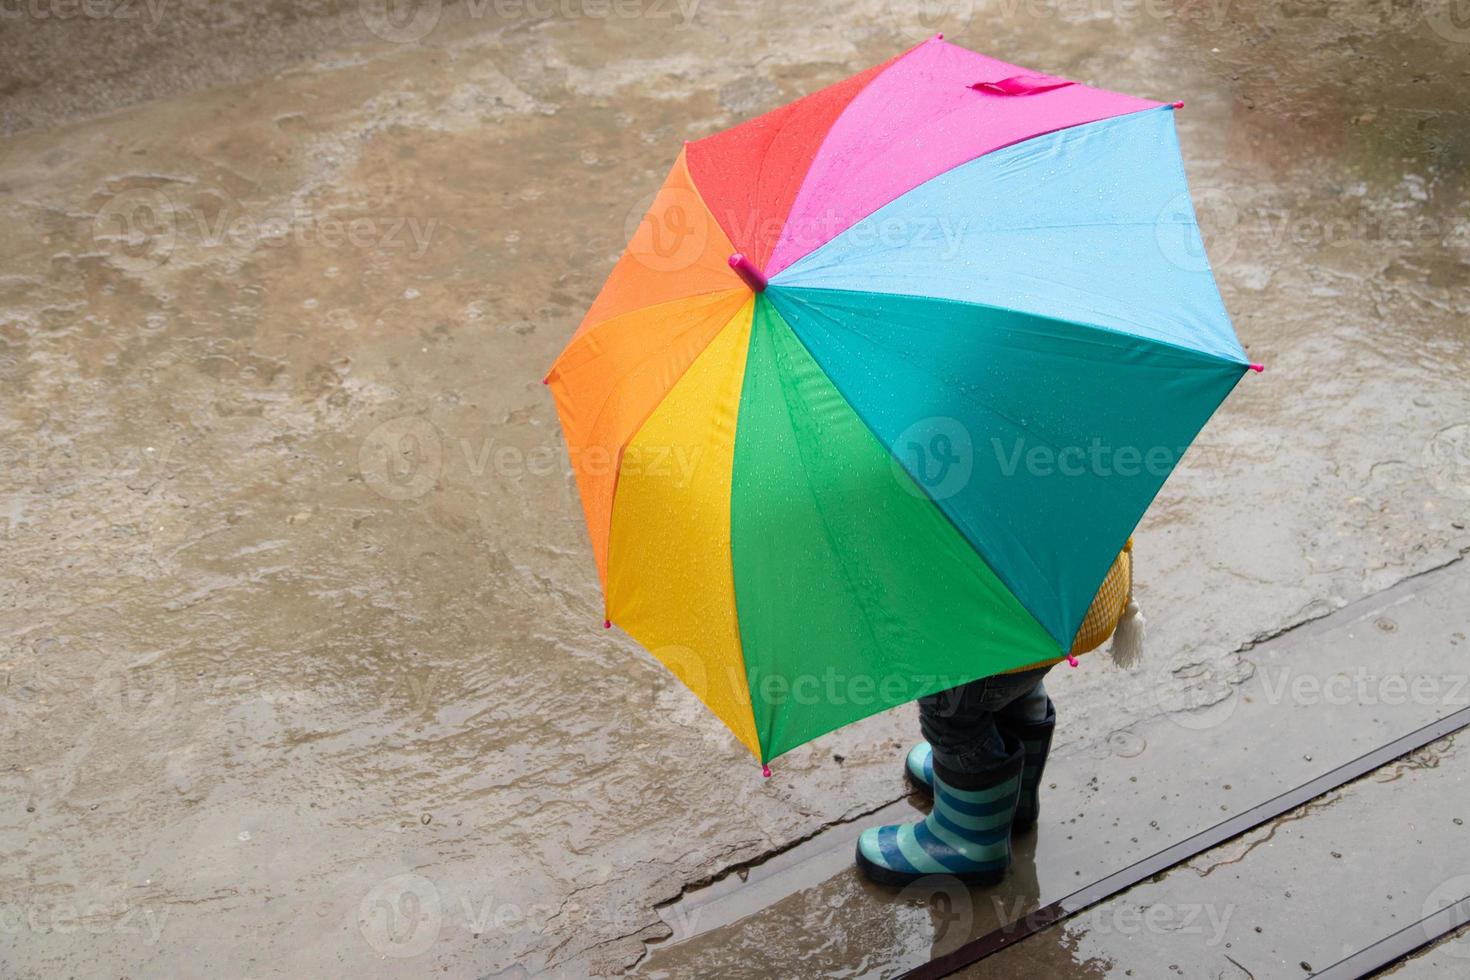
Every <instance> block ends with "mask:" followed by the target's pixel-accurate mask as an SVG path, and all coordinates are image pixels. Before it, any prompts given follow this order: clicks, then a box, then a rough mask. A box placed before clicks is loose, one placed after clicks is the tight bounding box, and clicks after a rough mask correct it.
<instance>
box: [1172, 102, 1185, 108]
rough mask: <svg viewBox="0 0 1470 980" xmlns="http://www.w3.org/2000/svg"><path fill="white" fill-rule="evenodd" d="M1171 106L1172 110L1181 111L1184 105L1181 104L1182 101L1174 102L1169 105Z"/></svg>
mask: <svg viewBox="0 0 1470 980" xmlns="http://www.w3.org/2000/svg"><path fill="white" fill-rule="evenodd" d="M1171 105H1172V106H1173V107H1174V108H1175V109H1183V108H1184V103H1183V102H1182V101H1180V102H1174V103H1171Z"/></svg>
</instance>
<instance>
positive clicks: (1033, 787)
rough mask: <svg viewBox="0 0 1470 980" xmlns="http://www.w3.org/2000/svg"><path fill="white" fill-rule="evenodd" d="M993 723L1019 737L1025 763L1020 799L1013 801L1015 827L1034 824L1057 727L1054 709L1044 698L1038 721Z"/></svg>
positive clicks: (1017, 829) (1014, 736)
mask: <svg viewBox="0 0 1470 980" xmlns="http://www.w3.org/2000/svg"><path fill="white" fill-rule="evenodd" d="M995 724H996V727H997V728H999V729H1000V730H1001V731H1002V732H1004V733H1005V734H1006V735H1009V736H1010V737H1012V738H1015V739H1019V740H1020V742H1021V747H1022V748H1023V749H1024V750H1025V752H1026V763H1025V766H1024V767H1023V768H1022V770H1021V802H1019V803H1018V804H1016V822H1015V825H1014V828H1013V829H1014V830H1015V832H1016V833H1020V832H1022V831H1025V830H1030V829H1031V828H1032V827H1034V826H1036V817H1037V815H1038V814H1039V813H1040V812H1041V773H1042V771H1043V770H1044V769H1045V768H1046V757H1047V754H1048V753H1049V752H1051V733H1052V730H1053V729H1054V728H1056V727H1057V709H1056V706H1055V705H1053V704H1052V703H1051V699H1050V698H1048V699H1047V701H1046V718H1044V719H1043V720H1041V721H1033V722H1023V723H1020V724H1017V723H1015V722H1008V721H1001V720H1000V719H999V718H997V719H996V722H995Z"/></svg>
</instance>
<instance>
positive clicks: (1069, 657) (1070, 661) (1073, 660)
mask: <svg viewBox="0 0 1470 980" xmlns="http://www.w3.org/2000/svg"><path fill="white" fill-rule="evenodd" d="M1067 666H1068V667H1075V666H1077V658H1076V657H1074V656H1072V655H1071V654H1070V653H1069V654H1067Z"/></svg>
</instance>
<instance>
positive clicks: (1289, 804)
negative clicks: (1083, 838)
mask: <svg viewBox="0 0 1470 980" xmlns="http://www.w3.org/2000/svg"><path fill="white" fill-rule="evenodd" d="M1467 726H1470V708H1461V709H1460V710H1459V711H1456V712H1453V713H1451V714H1448V715H1446V716H1445V717H1443V718H1440V719H1439V720H1437V721H1432V722H1430V723H1429V724H1427V725H1425V726H1424V727H1423V728H1420V729H1418V730H1416V731H1413V732H1410V733H1409V734H1407V735H1404V736H1402V737H1401V738H1396V739H1394V740H1393V741H1392V742H1387V743H1385V744H1383V745H1380V746H1379V747H1378V748H1376V749H1373V750H1372V751H1370V752H1366V753H1364V754H1363V755H1360V756H1358V757H1357V758H1356V759H1353V760H1352V761H1351V762H1346V763H1344V764H1342V765H1340V766H1338V767H1337V768H1336V769H1333V770H1331V771H1329V772H1326V773H1323V774H1322V775H1320V776H1318V777H1316V778H1315V779H1310V780H1308V781H1307V782H1305V783H1302V784H1301V785H1300V786H1297V787H1296V788H1295V789H1290V790H1287V791H1286V792H1285V793H1282V794H1281V795H1279V796H1276V797H1273V798H1272V799H1270V800H1267V801H1266V802H1265V803H1261V804H1258V805H1256V806H1253V807H1251V808H1250V809H1249V810H1245V811H1242V812H1241V813H1238V814H1236V815H1235V816H1233V817H1230V818H1229V819H1228V820H1224V821H1222V822H1220V823H1217V824H1215V825H1214V826H1213V827H1210V828H1207V829H1205V830H1202V831H1200V832H1199V833H1197V834H1195V835H1194V836H1193V837H1188V838H1186V839H1184V840H1182V841H1180V842H1179V843H1177V844H1171V845H1170V846H1168V847H1166V848H1164V849H1163V850H1162V851H1159V852H1157V853H1155V854H1153V855H1150V856H1149V857H1146V858H1143V859H1142V860H1139V861H1135V862H1134V863H1133V864H1130V865H1129V866H1128V867H1126V868H1124V869H1123V870H1121V871H1115V872H1114V873H1112V874H1110V875H1108V876H1107V877H1106V878H1102V879H1100V880H1098V881H1095V882H1093V883H1092V884H1090V885H1087V886H1086V887H1083V888H1080V889H1078V890H1077V891H1075V892H1072V893H1071V894H1070V895H1067V896H1065V897H1063V898H1059V899H1057V900H1056V901H1055V902H1052V903H1051V904H1049V905H1043V906H1041V907H1040V908H1038V909H1036V910H1035V911H1034V912H1030V913H1028V914H1026V915H1024V916H1022V917H1021V918H1020V919H1017V920H1016V921H1015V922H1011V923H1008V924H1006V925H1003V926H1001V927H1000V928H998V929H995V930H992V931H991V932H988V933H986V934H985V935H983V936H980V937H978V938H976V939H972V940H970V941H969V942H968V943H966V944H965V945H963V946H961V947H960V948H958V949H956V950H954V951H953V952H950V953H947V954H945V955H944V956H940V957H936V958H935V959H932V960H930V961H929V962H928V963H925V964H924V965H923V966H919V967H915V968H914V969H912V970H909V971H908V972H907V973H903V974H900V978H901V980H933V978H937V977H947V976H949V975H950V974H951V973H954V972H955V971H956V970H961V969H963V968H965V967H967V966H969V965H971V964H972V963H978V962H979V961H980V960H983V959H985V958H986V957H987V956H990V955H992V954H994V953H998V952H1000V951H1001V950H1003V949H1005V948H1006V947H1007V946H1011V945H1014V944H1015V943H1018V942H1020V941H1021V940H1023V939H1025V938H1027V937H1028V936H1033V935H1035V934H1036V933H1038V932H1040V931H1041V930H1043V929H1046V928H1047V927H1049V926H1053V925H1055V924H1057V923H1058V922H1061V921H1063V920H1064V919H1068V918H1070V917H1072V916H1074V915H1076V914H1077V913H1078V912H1083V911H1085V910H1087V909H1089V908H1091V907H1092V906H1094V905H1097V904H1098V903H1100V902H1103V901H1105V900H1107V899H1109V898H1112V897H1113V896H1114V895H1116V894H1118V893H1119V892H1122V891H1126V890H1127V889H1129V888H1132V887H1133V886H1134V885H1136V884H1138V883H1139V882H1140V881H1144V880H1145V879H1148V878H1151V877H1153V876H1154V875H1156V874H1159V873H1161V872H1163V871H1167V870H1169V869H1170V868H1172V867H1174V866H1175V865H1178V864H1182V863H1184V862H1185V861H1187V860H1189V859H1190V858H1192V857H1194V856H1195V855H1197V854H1201V853H1203V852H1204V851H1208V850H1210V849H1211V848H1213V847H1218V846H1219V845H1221V844H1223V843H1225V842H1226V841H1228V840H1230V839H1231V838H1234V837H1239V836H1240V835H1241V834H1244V833H1245V832H1247V831H1249V830H1253V829H1255V828H1256V827H1259V826H1260V825H1261V824H1263V823H1266V822H1267V821H1268V820H1274V819H1276V818H1277V817H1279V816H1281V815H1282V814H1283V813H1287V812H1288V811H1291V810H1295V809H1296V808H1297V807H1299V806H1301V805H1302V804H1304V803H1308V802H1310V801H1311V800H1314V799H1316V798H1317V797H1319V796H1321V795H1322V794H1324V793H1328V792H1330V791H1332V790H1334V789H1337V788H1338V787H1339V786H1342V785H1345V784H1347V783H1350V782H1352V781H1353V780H1355V779H1359V778H1361V777H1363V776H1365V775H1367V774H1368V773H1370V772H1372V771H1373V770H1374V769H1378V768H1381V767H1382V766H1386V765H1388V764H1389V763H1390V762H1393V761H1394V760H1395V759H1399V758H1401V757H1403V756H1405V755H1408V754H1409V753H1410V752H1413V751H1414V750H1415V749H1420V748H1423V747H1424V746H1426V745H1428V744H1429V743H1430V742H1434V741H1437V740H1438V739H1441V738H1444V737H1445V736H1446V735H1450V734H1453V733H1455V732H1457V731H1459V730H1460V729H1462V728H1465V727H1467ZM1454 907H1455V906H1451V908H1454ZM1438 914H1439V913H1436V915H1438ZM1431 918H1433V916H1431ZM1410 928H1411V929H1412V928H1414V927H1413V926H1411V927H1410ZM1370 948H1371V947H1370ZM1329 969H1333V968H1332V967H1329ZM1320 975H1325V974H1319V976H1320ZM1337 976H1339V977H1342V976H1348V974H1338V975H1337Z"/></svg>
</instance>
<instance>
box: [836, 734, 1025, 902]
mask: <svg viewBox="0 0 1470 980" xmlns="http://www.w3.org/2000/svg"><path fill="white" fill-rule="evenodd" d="M1010 742H1011V740H1010V739H1007V744H1010ZM1022 758H1023V752H1022V749H1021V747H1020V745H1016V746H1015V749H1014V751H1013V752H1012V753H1011V755H1010V757H1009V758H1008V759H1006V761H1005V762H1003V763H1001V764H1000V765H999V766H996V767H995V768H994V769H991V770H990V771H989V772H985V773H982V774H979V775H967V774H962V773H947V772H946V771H945V770H944V769H943V768H940V767H936V768H934V770H933V773H934V809H933V810H931V811H929V815H928V816H927V817H925V818H924V819H923V820H917V821H914V822H912V823H902V824H889V825H888V826H886V827H870V828H869V829H867V830H865V831H863V835H862V836H861V837H859V838H858V843H857V863H858V867H859V868H861V869H862V871H863V873H864V874H866V875H867V876H868V877H869V878H871V879H873V880H874V881H877V882H881V883H882V884H885V885H907V884H909V883H910V882H913V881H917V880H918V879H920V878H923V877H926V876H928V875H947V876H950V877H953V878H958V879H959V880H960V881H962V882H965V883H966V884H972V885H993V884H995V883H996V882H998V881H1000V880H1001V879H1002V878H1004V877H1005V873H1006V869H1007V868H1009V867H1010V864H1011V819H1012V817H1013V816H1014V815H1015V812H1016V801H1017V800H1018V799H1019V797H1020V792H1021V766H1022Z"/></svg>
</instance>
